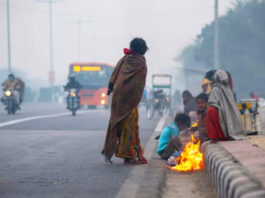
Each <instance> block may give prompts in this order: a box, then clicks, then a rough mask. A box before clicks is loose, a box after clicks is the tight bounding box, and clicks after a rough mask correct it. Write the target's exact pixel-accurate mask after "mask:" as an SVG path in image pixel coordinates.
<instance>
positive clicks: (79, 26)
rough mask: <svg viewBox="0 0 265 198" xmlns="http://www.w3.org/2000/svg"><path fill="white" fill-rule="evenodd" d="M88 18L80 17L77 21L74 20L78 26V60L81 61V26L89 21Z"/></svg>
mask: <svg viewBox="0 0 265 198" xmlns="http://www.w3.org/2000/svg"><path fill="white" fill-rule="evenodd" d="M88 22H89V21H88V20H81V19H80V18H79V19H78V20H76V21H72V23H74V24H76V25H77V27H78V38H77V40H78V61H80V57H81V28H82V25H83V24H85V23H88Z"/></svg>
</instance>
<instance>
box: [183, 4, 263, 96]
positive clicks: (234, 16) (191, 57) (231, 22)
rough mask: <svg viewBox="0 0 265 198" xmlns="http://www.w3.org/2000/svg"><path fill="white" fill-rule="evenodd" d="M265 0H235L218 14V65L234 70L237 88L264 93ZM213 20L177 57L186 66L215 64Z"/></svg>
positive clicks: (241, 91) (240, 91) (242, 91)
mask: <svg viewBox="0 0 265 198" xmlns="http://www.w3.org/2000/svg"><path fill="white" fill-rule="evenodd" d="M264 32H265V1H264V0H244V1H242V0H241V1H236V2H235V5H234V7H233V8H232V9H230V10H229V11H228V12H227V14H226V15H224V16H222V17H220V18H219V67H220V69H224V70H227V71H229V72H230V73H231V74H232V77H233V81H234V86H235V91H236V92H237V94H238V95H239V96H240V97H246V96H248V95H249V93H250V92H252V91H254V92H257V93H258V94H260V95H263V94H265V86H264V85H265V34H264ZM213 55H214V22H212V23H211V24H208V25H206V26H205V27H204V28H203V29H202V31H201V33H200V34H199V35H198V36H197V37H196V39H195V41H194V43H193V44H191V45H189V46H187V47H186V48H184V49H183V51H182V53H181V54H180V55H179V57H178V59H179V60H180V61H181V62H182V64H183V66H184V67H198V68H206V69H209V70H210V69H212V68H213V64H214V63H213Z"/></svg>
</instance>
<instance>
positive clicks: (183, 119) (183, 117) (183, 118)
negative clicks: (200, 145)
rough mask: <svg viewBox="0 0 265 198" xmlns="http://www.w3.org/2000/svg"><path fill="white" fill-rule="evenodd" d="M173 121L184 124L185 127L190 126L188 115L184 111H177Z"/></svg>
mask: <svg viewBox="0 0 265 198" xmlns="http://www.w3.org/2000/svg"><path fill="white" fill-rule="evenodd" d="M174 121H175V123H180V124H182V125H184V126H185V127H190V123H191V120H190V116H188V115H187V114H186V113H177V114H176V116H175V120H174Z"/></svg>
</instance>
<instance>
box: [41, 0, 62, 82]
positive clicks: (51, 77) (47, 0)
mask: <svg viewBox="0 0 265 198" xmlns="http://www.w3.org/2000/svg"><path fill="white" fill-rule="evenodd" d="M37 1H39V2H43V3H48V6H49V41H50V71H49V76H48V79H49V83H50V85H51V87H53V83H54V81H55V75H54V66H53V28H52V19H53V18H52V17H53V16H52V4H53V3H57V2H60V1H63V0H37Z"/></svg>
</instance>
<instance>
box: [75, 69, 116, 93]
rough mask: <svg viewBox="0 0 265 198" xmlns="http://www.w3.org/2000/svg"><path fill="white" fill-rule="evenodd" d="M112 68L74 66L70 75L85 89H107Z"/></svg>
mask: <svg viewBox="0 0 265 198" xmlns="http://www.w3.org/2000/svg"><path fill="white" fill-rule="evenodd" d="M112 70H113V68H109V67H104V66H76V65H74V66H73V67H72V73H74V76H75V77H76V80H77V81H78V82H79V83H80V84H81V85H82V86H83V87H87V88H100V87H107V86H108V81H109V77H110V75H111V72H112Z"/></svg>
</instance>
